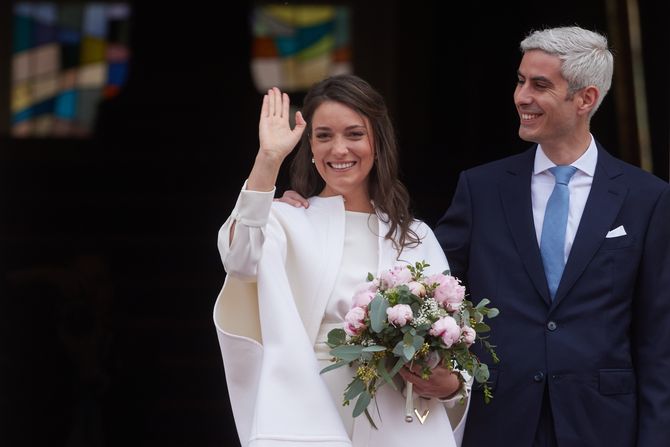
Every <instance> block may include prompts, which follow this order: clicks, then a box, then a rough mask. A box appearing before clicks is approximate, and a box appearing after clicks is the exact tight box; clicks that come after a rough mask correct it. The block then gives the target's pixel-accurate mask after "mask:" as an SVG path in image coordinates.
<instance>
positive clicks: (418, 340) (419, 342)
mask: <svg viewBox="0 0 670 447" xmlns="http://www.w3.org/2000/svg"><path fill="white" fill-rule="evenodd" d="M423 341H424V339H423V337H421V336H420V335H415V336H414V337H413V338H412V346H414V349H416V350H417V351H418V350H419V349H421V346H423Z"/></svg>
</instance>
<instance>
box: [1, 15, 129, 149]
mask: <svg viewBox="0 0 670 447" xmlns="http://www.w3.org/2000/svg"><path fill="white" fill-rule="evenodd" d="M129 20H130V7H129V5H128V4H125V3H81V2H80V3H60V2H59V3H49V2H43V3H42V2H40V3H27V2H20V3H16V4H15V5H14V24H13V41H12V74H11V95H10V97H11V100H10V102H11V104H10V107H11V134H12V135H13V136H14V137H86V136H88V135H90V133H91V132H92V130H93V125H94V123H95V117H96V111H97V108H98V105H99V103H100V101H102V100H104V99H107V98H112V97H114V96H115V95H117V94H119V92H120V91H121V88H122V87H123V85H124V83H125V81H126V78H127V74H128V67H129V57H130V51H129Z"/></svg>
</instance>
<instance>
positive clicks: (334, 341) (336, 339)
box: [328, 328, 347, 348]
mask: <svg viewBox="0 0 670 447" xmlns="http://www.w3.org/2000/svg"><path fill="white" fill-rule="evenodd" d="M346 341H347V333H346V332H344V329H341V328H338V329H333V330H331V331H330V332H328V346H330V347H331V348H334V347H335V346H339V345H342V344H344V343H345V342H346Z"/></svg>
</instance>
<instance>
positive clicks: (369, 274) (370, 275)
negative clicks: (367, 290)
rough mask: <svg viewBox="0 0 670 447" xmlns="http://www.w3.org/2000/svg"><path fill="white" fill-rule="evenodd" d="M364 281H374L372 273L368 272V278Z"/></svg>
mask: <svg viewBox="0 0 670 447" xmlns="http://www.w3.org/2000/svg"><path fill="white" fill-rule="evenodd" d="M365 279H367V281H368V282H370V281H374V279H375V277H374V276H372V273H370V272H368V276H367V277H366V278H365Z"/></svg>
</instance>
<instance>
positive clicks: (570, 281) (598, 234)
mask: <svg viewBox="0 0 670 447" xmlns="http://www.w3.org/2000/svg"><path fill="white" fill-rule="evenodd" d="M619 175H621V169H620V168H619V167H618V166H617V164H616V161H615V159H614V158H613V157H612V156H611V155H609V154H608V153H607V152H606V151H605V150H604V149H603V148H602V146H600V145H598V163H597V164H596V171H595V174H594V176H593V184H592V185H591V192H590V193H589V198H588V199H587V201H586V206H585V207H584V213H583V214H582V218H581V220H580V222H579V228H578V229H577V234H576V235H575V241H574V242H573V244H572V249H571V250H570V256H569V257H568V262H567V263H566V265H565V270H564V271H563V276H562V278H561V282H560V284H559V285H558V290H557V291H556V297H555V299H554V303H553V304H554V306H553V307H555V306H556V305H558V303H560V301H561V300H562V299H563V297H565V295H567V293H568V292H569V291H570V289H571V288H572V286H573V285H574V284H575V282H576V281H577V279H579V277H580V276H581V274H582V273H583V272H584V269H585V268H586V266H587V265H588V263H589V262H590V261H591V259H592V258H593V256H594V255H595V253H596V251H597V250H598V248H599V247H600V245H601V244H602V243H603V241H604V240H605V235H606V234H607V232H608V231H609V230H610V229H611V225H612V223H613V222H614V219H616V216H617V215H618V214H619V209H621V205H622V204H623V201H624V199H625V197H626V193H627V191H628V189H627V188H626V187H625V186H623V185H622V184H621V183H618V182H615V181H614V178H616V177H618V176H619Z"/></svg>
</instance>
